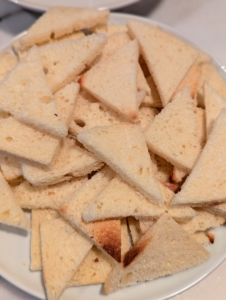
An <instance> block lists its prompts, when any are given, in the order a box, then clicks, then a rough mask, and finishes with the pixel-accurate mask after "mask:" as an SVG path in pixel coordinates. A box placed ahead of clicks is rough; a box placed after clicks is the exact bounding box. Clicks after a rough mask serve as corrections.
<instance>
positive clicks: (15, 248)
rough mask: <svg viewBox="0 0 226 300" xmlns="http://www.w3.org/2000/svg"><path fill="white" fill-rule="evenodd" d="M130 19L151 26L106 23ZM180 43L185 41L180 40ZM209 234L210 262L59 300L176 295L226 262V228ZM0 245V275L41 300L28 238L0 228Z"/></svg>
mask: <svg viewBox="0 0 226 300" xmlns="http://www.w3.org/2000/svg"><path fill="white" fill-rule="evenodd" d="M131 17H133V18H136V19H138V20H141V21H144V22H147V23H154V22H151V21H150V20H148V19H144V18H140V17H136V16H129V15H125V14H112V16H111V18H110V21H111V22H115V23H125V22H126V21H127V20H128V18H131ZM154 24H158V25H159V26H161V27H162V28H163V29H165V30H166V31H168V32H171V33H173V30H171V29H170V28H169V27H166V26H164V25H161V24H159V23H156V22H155V23H154ZM174 34H175V33H174ZM176 35H177V34H176ZM177 36H178V35H177ZM17 38H18V37H16V39H17ZM180 38H182V37H180ZM182 39H183V40H185V41H187V40H186V39H184V38H182ZM14 40H15V39H14ZM12 42H13V41H12ZM12 42H11V43H9V44H8V45H6V46H4V47H3V48H1V49H0V54H1V53H3V52H4V51H6V50H9V49H11V46H12ZM187 42H188V41H187ZM190 44H191V43H190ZM215 65H216V66H217V67H218V69H219V72H221V74H222V76H224V78H226V77H225V73H224V72H223V71H222V70H221V68H220V66H219V65H217V64H216V63H215ZM212 232H213V233H214V235H215V237H216V239H215V243H214V244H213V245H209V246H208V247H207V248H208V250H209V251H210V252H211V258H210V259H209V260H208V261H206V262H205V263H203V264H201V265H198V266H196V267H193V268H191V269H188V270H186V271H183V272H180V273H178V274H175V275H170V276H166V277H163V278H158V279H156V280H153V281H150V282H147V283H143V284H138V285H135V286H131V287H127V288H124V289H122V290H120V291H117V292H115V293H113V294H111V295H108V296H106V295H103V294H102V293H101V288H102V286H101V285H96V286H87V287H78V288H69V289H67V290H66V291H65V292H64V293H63V295H62V297H61V298H60V300H74V299H76V300H84V299H88V300H137V299H140V300H161V299H168V298H170V297H172V296H174V295H177V294H178V293H180V292H182V291H184V290H186V289H188V288H189V287H191V286H192V285H194V284H196V283H197V282H199V281H200V280H202V279H203V278H205V277H206V276H207V275H208V274H210V273H211V272H212V271H213V270H214V269H215V268H216V267H218V265H219V264H221V263H222V262H223V260H224V259H225V258H226V239H225V236H226V227H225V226H220V227H218V228H216V229H214V230H212ZM0 241H1V247H0V274H1V275H2V276H3V277H4V278H5V279H7V280H8V281H10V282H11V283H12V284H14V285H16V286H17V287H19V288H21V289H22V290H24V291H26V292H28V293H30V294H31V295H33V296H36V297H38V298H41V299H45V291H44V287H43V284H42V277H41V273H40V272H31V271H30V270H29V263H30V262H29V260H30V259H29V248H30V244H29V243H30V234H29V233H26V232H25V231H23V230H19V229H16V228H12V227H7V226H5V225H1V224H0Z"/></svg>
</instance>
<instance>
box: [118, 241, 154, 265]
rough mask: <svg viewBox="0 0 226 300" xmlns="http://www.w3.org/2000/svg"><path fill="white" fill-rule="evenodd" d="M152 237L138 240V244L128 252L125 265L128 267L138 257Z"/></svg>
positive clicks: (124, 261)
mask: <svg viewBox="0 0 226 300" xmlns="http://www.w3.org/2000/svg"><path fill="white" fill-rule="evenodd" d="M151 239H152V237H150V238H148V239H146V240H143V241H140V242H138V244H137V246H135V247H133V248H131V249H130V250H129V251H128V252H126V254H125V256H124V259H123V267H124V268H125V267H127V266H128V265H129V264H130V263H131V262H132V261H133V260H134V259H135V258H136V257H137V255H139V254H140V253H141V252H142V251H143V250H144V248H145V247H146V245H147V244H148V243H149V241H150V240H151Z"/></svg>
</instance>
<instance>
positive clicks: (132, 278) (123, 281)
mask: <svg viewBox="0 0 226 300" xmlns="http://www.w3.org/2000/svg"><path fill="white" fill-rule="evenodd" d="M163 245H164V246H163ZM209 256H210V253H209V252H208V251H207V250H206V249H205V248H204V247H203V246H202V245H200V244H199V243H198V242H196V240H194V239H193V238H192V237H191V236H189V235H188V234H187V233H186V232H185V231H184V230H183V229H182V228H181V227H180V225H178V224H177V223H176V222H175V221H174V220H173V219H172V218H170V216H168V215H167V214H164V215H163V216H162V217H161V218H160V219H158V221H157V222H156V223H155V224H154V225H153V226H152V227H150V229H149V230H148V231H147V232H146V233H145V235H144V236H142V238H141V239H140V240H139V242H138V243H137V245H136V246H135V247H133V248H131V249H130V250H129V251H128V252H127V254H126V255H125V258H124V260H123V263H122V264H119V265H117V266H116V267H115V269H114V270H113V271H112V272H111V273H110V275H109V276H108V278H107V280H106V282H105V285H104V292H105V293H107V294H109V293H112V292H114V291H116V290H118V289H119V288H122V287H125V286H128V285H132V284H135V283H137V282H143V281H146V280H152V279H155V278H158V277H162V276H166V275H170V274H174V273H177V272H180V271H182V270H185V269H188V268H190V267H193V266H195V265H197V264H200V263H202V262H204V261H205V260H207V259H208V258H209Z"/></svg>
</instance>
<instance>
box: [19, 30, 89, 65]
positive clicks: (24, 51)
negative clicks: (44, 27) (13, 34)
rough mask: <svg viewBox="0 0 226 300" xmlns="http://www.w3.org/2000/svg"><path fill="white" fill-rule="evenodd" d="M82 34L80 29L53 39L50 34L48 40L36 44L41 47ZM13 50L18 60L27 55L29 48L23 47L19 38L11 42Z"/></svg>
mask: <svg viewBox="0 0 226 300" xmlns="http://www.w3.org/2000/svg"><path fill="white" fill-rule="evenodd" d="M84 36H85V34H84V32H82V31H77V32H73V33H71V34H67V35H64V36H62V37H60V38H57V39H55V38H54V36H52V37H51V39H50V40H49V41H47V42H44V43H42V44H40V45H37V46H38V47H42V46H45V45H47V44H52V43H55V42H62V41H67V40H76V39H79V38H82V37H84ZM13 50H14V52H15V53H16V54H17V56H18V58H19V60H21V59H22V58H23V57H25V56H26V55H27V52H28V51H29V48H27V49H24V48H23V47H22V45H21V42H20V40H16V41H15V42H14V43H13Z"/></svg>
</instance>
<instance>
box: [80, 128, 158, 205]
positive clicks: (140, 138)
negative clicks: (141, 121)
mask: <svg viewBox="0 0 226 300" xmlns="http://www.w3.org/2000/svg"><path fill="white" fill-rule="evenodd" d="M77 139H78V141H79V142H81V143H83V144H84V146H85V147H86V148H88V149H89V150H90V151H91V152H93V153H95V154H96V156H97V157H98V158H100V159H101V160H102V161H104V162H105V163H107V164H108V165H109V166H110V167H111V168H112V169H113V170H114V171H115V172H116V173H118V174H119V175H121V177H122V178H123V179H124V180H125V181H126V182H128V183H129V184H131V185H132V186H135V187H136V188H137V189H138V190H139V191H140V192H141V193H142V194H144V195H146V196H147V197H148V199H149V200H150V201H152V202H154V203H156V204H162V203H163V201H162V196H161V193H160V190H159V186H158V182H157V180H156V179H155V178H154V174H153V169H152V162H151V159H150V155H149V153H148V149H147V145H146V142H145V139H144V135H143V133H142V129H141V128H140V127H139V126H137V125H133V124H129V123H122V124H115V125H112V126H102V127H95V128H92V129H90V130H86V131H83V132H82V133H80V134H79V135H78V137H77Z"/></svg>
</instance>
